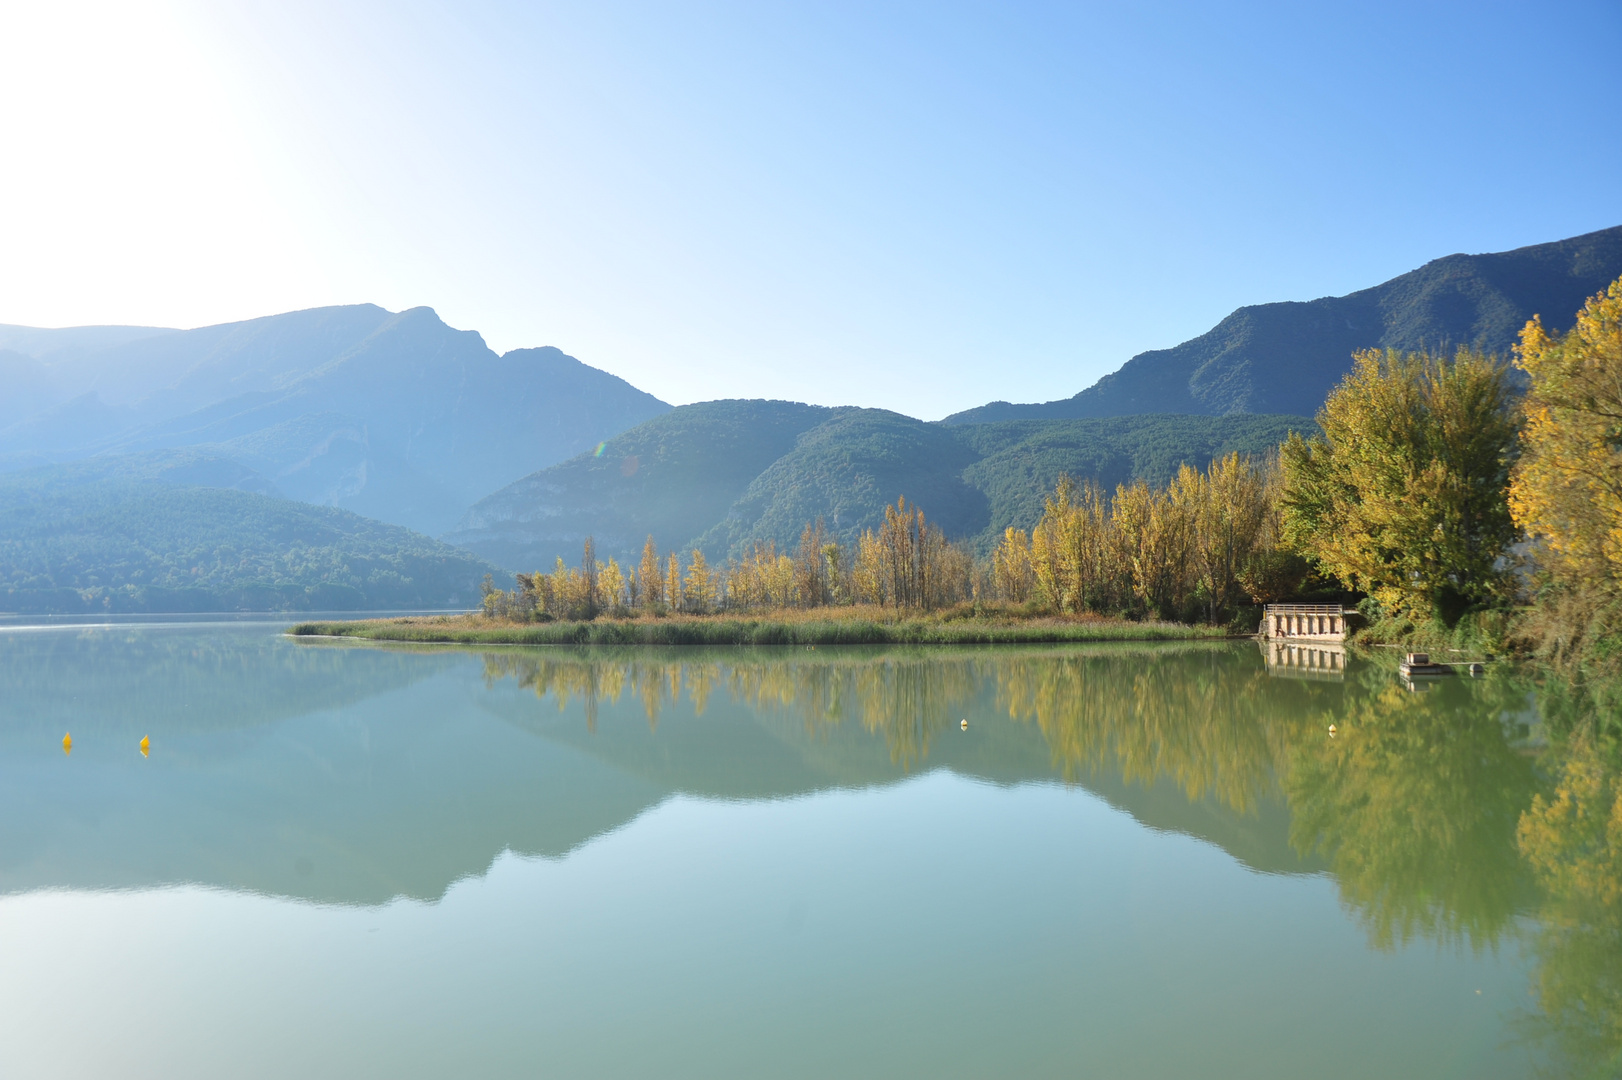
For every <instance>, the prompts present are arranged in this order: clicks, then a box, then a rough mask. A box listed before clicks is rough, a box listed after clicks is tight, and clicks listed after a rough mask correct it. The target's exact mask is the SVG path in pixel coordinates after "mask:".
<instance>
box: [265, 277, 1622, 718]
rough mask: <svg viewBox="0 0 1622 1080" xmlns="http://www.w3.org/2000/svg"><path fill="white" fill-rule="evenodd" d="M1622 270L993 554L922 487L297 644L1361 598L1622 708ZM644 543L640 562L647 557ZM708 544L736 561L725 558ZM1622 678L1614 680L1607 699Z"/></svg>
mask: <svg viewBox="0 0 1622 1080" xmlns="http://www.w3.org/2000/svg"><path fill="white" fill-rule="evenodd" d="M1619 377H1622V279H1618V280H1617V281H1616V282H1614V283H1612V284H1611V285H1610V287H1609V288H1608V289H1607V290H1606V291H1605V292H1602V293H1600V294H1598V295H1596V296H1594V297H1592V298H1591V299H1590V300H1589V301H1588V303H1587V305H1586V306H1585V307H1584V308H1583V310H1582V311H1580V312H1578V314H1577V319H1576V325H1575V326H1574V327H1573V329H1572V330H1571V331H1570V332H1568V333H1566V334H1562V335H1551V334H1549V333H1547V332H1546V331H1545V330H1544V329H1543V326H1542V323H1541V322H1540V321H1539V319H1537V318H1535V317H1534V318H1533V319H1532V320H1531V321H1530V322H1529V323H1528V324H1527V325H1526V327H1525V328H1524V329H1523V330H1522V332H1521V340H1520V343H1519V344H1517V345H1516V346H1515V349H1514V357H1513V360H1512V361H1511V360H1506V359H1504V358H1501V357H1498V356H1494V355H1488V354H1485V353H1481V352H1479V351H1476V350H1473V349H1470V348H1460V349H1458V350H1457V351H1456V352H1455V353H1454V354H1453V355H1445V354H1441V353H1434V352H1414V353H1405V352H1399V351H1395V350H1390V349H1385V350H1375V349H1369V350H1364V351H1362V352H1359V353H1357V354H1355V355H1354V357H1353V368H1352V371H1351V372H1350V373H1349V374H1348V375H1347V376H1346V377H1345V379H1343V380H1342V382H1341V383H1340V385H1339V386H1337V387H1336V388H1335V389H1334V391H1332V392H1331V393H1330V395H1329V397H1328V399H1327V400H1326V401H1325V403H1324V406H1323V408H1322V409H1321V410H1320V411H1319V413H1318V415H1317V417H1316V421H1317V425H1318V428H1319V432H1320V433H1319V434H1315V435H1312V436H1311V437H1310V438H1304V437H1302V436H1301V435H1299V434H1293V435H1291V436H1290V437H1289V438H1288V439H1287V440H1286V441H1285V442H1284V443H1283V445H1281V446H1280V447H1279V448H1278V450H1277V452H1275V453H1273V454H1270V455H1268V456H1266V457H1264V458H1261V459H1249V458H1243V457H1241V456H1240V455H1238V454H1230V455H1228V456H1226V457H1221V458H1217V459H1215V460H1213V461H1211V462H1210V464H1209V465H1208V467H1207V468H1205V469H1204V470H1200V469H1195V468H1193V467H1192V466H1190V465H1187V464H1185V465H1184V466H1183V467H1182V468H1181V470H1180V471H1179V472H1178V473H1177V474H1176V475H1175V476H1174V477H1173V478H1172V480H1171V482H1170V483H1169V484H1168V485H1166V486H1165V487H1163V488H1158V489H1157V488H1153V487H1150V486H1149V485H1148V484H1147V483H1144V482H1142V481H1139V482H1137V483H1133V484H1123V485H1120V486H1118V487H1117V488H1116V489H1115V490H1114V491H1113V492H1106V491H1105V490H1103V489H1102V488H1100V487H1099V486H1097V485H1096V484H1093V483H1086V482H1084V483H1077V482H1075V481H1073V480H1072V479H1071V478H1069V477H1061V478H1060V480H1059V482H1058V485H1057V487H1056V488H1055V489H1054V491H1053V492H1052V494H1051V495H1050V496H1049V497H1048V498H1047V501H1046V504H1045V506H1044V509H1043V513H1042V515H1041V517H1040V520H1038V521H1037V522H1036V524H1035V526H1034V527H1033V528H1032V529H1030V530H1029V531H1028V532H1027V531H1026V530H1023V529H1018V528H1014V527H1009V528H1008V529H1007V530H1006V531H1005V533H1004V535H1003V536H1002V538H1001V539H1000V541H999V542H998V543H997V544H996V546H995V548H994V549H993V550H992V551H990V552H989V553H983V552H976V551H975V550H973V549H972V548H971V547H970V546H969V545H967V544H965V543H962V542H959V541H952V540H949V539H948V538H947V537H946V535H945V534H944V532H943V531H942V530H941V528H940V527H939V525H937V524H935V523H934V522H932V521H928V520H926V518H925V517H924V514H923V512H922V511H921V510H920V509H919V508H918V507H917V506H915V505H912V504H910V503H909V502H908V501H907V500H906V499H904V498H903V499H898V500H897V502H896V504H895V505H894V506H890V507H887V508H886V510H885V515H884V520H883V522H882V524H881V525H880V527H879V528H877V529H868V530H865V531H863V532H861V533H860V534H859V535H853V534H835V533H832V532H829V531H828V530H826V528H825V526H824V523H823V522H822V521H820V520H819V521H817V522H814V523H810V522H808V523H807V524H806V525H805V527H804V530H803V532H802V535H801V537H800V542H799V545H798V547H797V549H795V550H793V551H792V552H790V551H787V550H784V551H779V550H778V548H777V547H776V546H775V544H774V543H773V542H772V541H771V540H764V541H755V542H753V543H752V545H749V546H743V545H740V546H738V547H735V548H733V549H732V551H731V552H730V555H729V557H728V558H727V559H726V561H725V562H724V563H723V562H722V561H721V560H720V559H719V558H715V559H714V561H713V562H712V561H710V558H707V557H706V553H705V552H704V551H703V550H702V549H701V548H700V547H695V548H694V549H693V550H692V551H690V552H688V553H687V554H686V555H685V556H684V555H683V554H682V553H680V552H674V551H671V552H660V551H658V550H657V548H656V547H655V544H654V540H653V538H652V537H651V536H650V537H649V538H648V540H647V543H646V545H645V546H644V549H643V551H642V553H641V559H640V562H633V561H631V560H630V559H627V561H626V563H625V564H624V565H621V563H620V562H619V561H618V560H617V559H616V558H614V557H613V556H612V555H611V556H610V557H609V558H608V559H607V560H606V562H604V561H601V560H600V559H599V558H598V553H597V550H596V548H595V546H594V542H593V540H592V538H591V537H586V538H585V540H584V544H583V549H584V550H583V554H582V559H581V561H580V565H579V566H578V567H571V566H567V565H565V563H564V560H563V559H561V558H560V559H558V560H557V564H556V566H555V568H554V569H553V570H552V571H550V572H536V573H532V574H518V575H516V585H517V587H516V588H514V589H511V590H503V589H498V588H496V587H495V585H494V584H493V582H492V581H491V580H490V579H489V578H486V580H485V583H484V586H483V590H482V592H483V604H482V611H481V612H479V613H474V614H469V615H466V616H461V617H458V618H454V619H440V620H373V621H369V622H357V623H322V624H314V623H306V624H303V625H301V626H299V627H296V628H294V631H293V632H294V633H295V634H298V635H300V636H309V635H324V636H335V637H361V638H370V639H373V640H397V641H447V642H465V643H468V644H498V643H514V644H517V643H524V644H858V643H865V644H908V643H916V644H937V643H938V644H945V643H984V644H996V643H1016V642H1064V641H1171V640H1191V639H1200V638H1206V639H1210V638H1224V637H1231V636H1236V635H1241V634H1243V635H1248V634H1251V633H1253V632H1254V631H1255V630H1256V628H1257V623H1258V622H1259V618H1260V614H1261V606H1262V605H1265V604H1269V603H1278V602H1286V601H1314V602H1338V603H1340V604H1342V605H1343V606H1346V607H1350V606H1352V605H1353V604H1355V606H1356V609H1357V612H1358V614H1359V615H1360V616H1361V617H1362V620H1363V623H1364V625H1363V626H1362V628H1361V629H1359V630H1358V631H1357V632H1356V633H1355V634H1354V635H1353V636H1352V639H1351V642H1350V643H1351V644H1354V645H1361V646H1370V645H1386V644H1399V645H1407V646H1410V647H1415V648H1428V649H1431V650H1437V651H1440V650H1444V649H1456V650H1466V651H1471V652H1484V653H1487V654H1496V655H1514V656H1520V657H1525V658H1530V659H1533V660H1534V661H1536V662H1537V663H1538V664H1540V665H1541V666H1542V667H1544V668H1545V669H1546V670H1547V671H1549V672H1551V673H1553V674H1554V675H1556V676H1558V677H1559V678H1561V679H1564V680H1566V681H1568V682H1582V683H1591V684H1592V687H1591V688H1592V689H1594V690H1599V691H1600V692H1601V693H1602V696H1605V697H1607V698H1608V699H1612V700H1617V701H1622V390H1619V389H1618V387H1619V385H1622V383H1619ZM627 554H628V553H627ZM710 555H711V557H713V556H714V555H715V553H714V552H712V553H710ZM1607 686H1609V687H1610V688H1609V689H1607Z"/></svg>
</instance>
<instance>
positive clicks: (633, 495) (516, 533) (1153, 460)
mask: <svg viewBox="0 0 1622 1080" xmlns="http://www.w3.org/2000/svg"><path fill="white" fill-rule="evenodd" d="M1311 430H1314V426H1313V423H1312V421H1311V420H1309V419H1307V418H1305V417H1299V416H1231V417H1208V416H1140V417H1117V418H1111V419H1104V420H1036V421H1030V420H1025V421H1012V422H1008V423H1001V424H981V425H969V426H957V427H949V426H946V425H943V424H938V423H926V422H924V421H921V420H914V419H913V418H911V417H907V416H902V415H900V414H899V413H892V412H888V411H885V410H882V409H821V408H816V407H814V406H807V405H797V404H793V403H789V402H774V401H718V402H706V403H703V404H699V405H686V406H682V407H680V408H678V409H676V410H674V411H673V412H671V413H668V414H666V415H664V416H661V417H658V418H656V419H654V420H651V421H649V422H648V423H646V424H643V425H641V426H639V427H637V428H633V429H632V430H631V431H628V432H626V433H625V434H624V435H621V436H618V437H616V438H613V439H610V440H608V441H607V442H606V443H605V444H604V446H603V448H602V452H601V453H600V454H597V453H593V454H587V455H581V456H580V457H577V458H575V459H574V460H572V461H568V462H565V463H563V464H562V465H557V466H553V467H552V468H550V469H544V470H542V471H540V472H538V473H536V474H534V475H533V476H529V477H525V478H524V479H523V480H522V481H520V482H519V483H517V484H513V485H511V486H510V487H508V488H505V489H503V490H502V491H499V492H496V493H495V494H494V495H492V496H490V497H489V498H488V499H485V500H483V501H481V502H480V503H479V504H478V505H477V506H475V507H474V509H473V511H472V512H471V513H470V514H469V515H468V518H467V520H466V521H465V522H464V523H463V525H462V527H461V528H459V529H457V530H456V531H455V532H453V533H451V534H448V535H447V536H446V537H445V539H446V540H448V541H450V542H452V543H456V544H459V545H461V546H463V547H466V548H468V549H469V550H472V551H476V552H478V553H479V554H480V555H482V556H484V557H485V558H488V559H490V560H491V561H493V562H496V563H498V564H500V565H502V566H505V567H507V568H509V569H512V570H525V569H537V568H548V567H550V566H551V565H552V563H553V562H554V561H555V560H556V559H557V558H558V557H562V558H564V559H565V560H567V561H570V562H573V561H575V560H577V559H578V558H579V555H580V545H581V543H582V541H583V540H584V539H585V537H586V536H588V535H592V536H594V538H595V540H596V542H597V545H598V550H599V552H601V553H602V555H603V556H604V557H607V556H608V555H610V554H612V555H616V556H619V557H621V558H629V557H631V556H633V555H634V554H635V553H637V552H639V551H640V550H641V547H642V542H643V540H644V539H645V538H646V537H647V536H648V535H650V534H651V535H652V536H653V537H654V540H655V542H656V543H657V544H658V545H659V547H660V548H661V549H665V550H667V549H670V548H683V549H685V548H688V547H693V546H697V547H700V548H702V549H703V550H704V551H706V552H707V553H708V554H709V555H710V556H711V557H712V558H719V557H722V556H725V555H727V554H731V553H734V552H736V551H738V550H741V549H742V547H744V546H745V545H748V544H750V543H751V542H753V541H754V540H772V541H775V542H776V543H777V544H778V546H779V547H780V548H781V547H785V546H792V544H793V543H794V542H795V541H796V540H797V539H798V537H799V535H800V530H801V528H802V527H803V526H804V525H805V524H806V523H807V522H808V521H814V520H816V519H818V518H821V519H822V520H823V521H824V522H825V524H826V526H827V528H828V530H829V531H830V533H831V534H833V535H834V536H836V537H841V538H843V539H846V540H850V539H852V538H854V537H855V536H856V535H857V534H858V533H859V532H861V531H862V530H863V529H867V528H873V527H875V526H876V524H877V523H878V522H879V521H880V520H881V519H882V517H883V512H884V506H885V505H886V504H887V503H894V502H895V500H896V498H897V496H901V495H904V496H906V498H907V499H908V501H909V502H916V503H917V504H918V505H919V506H921V507H923V508H924V510H925V511H926V512H927V513H928V514H929V515H930V517H931V519H932V520H934V521H936V522H938V523H939V524H940V525H941V526H942V528H944V529H945V531H946V533H947V535H948V536H950V537H952V538H966V539H970V540H972V541H973V543H974V545H975V546H976V547H977V548H978V549H980V550H981V551H982V552H985V551H989V550H990V547H991V545H992V544H993V543H994V542H995V540H996V538H997V537H998V536H999V535H1001V533H1002V530H1003V529H1004V528H1006V527H1007V526H1009V525H1015V526H1018V527H1021V528H1029V527H1030V526H1032V525H1033V524H1035V522H1036V519H1037V518H1038V517H1039V516H1040V515H1041V510H1042V501H1043V498H1044V497H1045V495H1046V494H1047V493H1048V492H1051V491H1052V490H1053V485H1054V482H1055V481H1056V480H1057V479H1058V477H1059V475H1060V474H1062V473H1064V474H1070V475H1072V476H1075V477H1077V478H1078V479H1083V480H1086V479H1091V480H1095V481H1096V482H1098V483H1099V484H1101V485H1103V486H1104V487H1106V488H1113V487H1114V486H1115V485H1116V484H1119V483H1124V482H1127V481H1129V480H1134V479H1144V480H1148V481H1149V482H1151V483H1154V484H1163V483H1165V482H1166V481H1167V480H1168V479H1170V477H1171V475H1172V474H1173V473H1174V472H1175V471H1176V469H1177V467H1178V466H1179V465H1181V464H1183V463H1184V462H1187V463H1189V464H1192V465H1195V466H1197V467H1204V465H1205V464H1206V463H1207V462H1209V461H1210V460H1211V458H1212V457H1214V456H1216V455H1219V454H1224V453H1228V452H1231V451H1238V452H1240V453H1243V454H1252V455H1262V454H1266V453H1269V452H1270V451H1271V450H1273V449H1274V448H1275V447H1277V446H1278V444H1279V443H1280V442H1281V441H1282V440H1283V439H1284V438H1285V436H1286V435H1288V433H1289V432H1290V431H1311Z"/></svg>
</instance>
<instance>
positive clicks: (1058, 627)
mask: <svg viewBox="0 0 1622 1080" xmlns="http://www.w3.org/2000/svg"><path fill="white" fill-rule="evenodd" d="M288 633H290V634H293V635H295V636H298V637H336V638H360V639H364V640H370V641H408V642H422V643H442V644H457V645H1010V644H1038V643H1052V642H1086V641H1188V640H1194V639H1212V638H1223V637H1226V636H1228V634H1229V631H1228V630H1227V629H1225V628H1223V627H1217V626H1194V625H1185V624H1182V623H1171V622H1155V621H1134V620H1131V619H1118V618H1106V617H1102V616H1081V617H1055V616H1034V617H1022V616H1021V615H1020V614H1018V613H1015V612H1009V611H1000V610H995V609H987V608H983V607H982V608H980V609H978V610H977V609H976V608H975V607H974V606H973V605H970V604H965V605H961V606H957V607H953V608H950V609H946V610H942V611H935V612H927V613H926V612H908V611H905V610H901V611H898V610H896V609H894V608H879V607H876V606H869V605H853V606H850V607H841V608H830V607H823V608H813V609H808V610H793V609H789V610H782V611H774V612H769V613H762V614H751V615H727V614H715V615H692V614H670V615H664V616H657V615H652V614H638V615H634V616H629V617H620V618H615V617H612V616H609V615H600V616H598V617H597V618H594V619H572V620H567V619H560V620H554V621H550V622H531V621H520V620H517V619H508V618H502V617H500V616H494V617H492V616H487V615H485V614H483V613H480V612H474V613H469V614H466V615H423V616H405V617H400V618H387V619H360V620H353V621H344V622H307V623H300V624H299V625H297V626H294V627H293V628H292V629H291V630H289V631H288Z"/></svg>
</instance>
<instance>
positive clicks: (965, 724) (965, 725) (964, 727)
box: [958, 720, 969, 731]
mask: <svg viewBox="0 0 1622 1080" xmlns="http://www.w3.org/2000/svg"><path fill="white" fill-rule="evenodd" d="M958 726H959V727H961V728H962V729H963V730H964V731H967V730H969V722H968V721H967V720H964V721H962V722H961V723H960V724H958Z"/></svg>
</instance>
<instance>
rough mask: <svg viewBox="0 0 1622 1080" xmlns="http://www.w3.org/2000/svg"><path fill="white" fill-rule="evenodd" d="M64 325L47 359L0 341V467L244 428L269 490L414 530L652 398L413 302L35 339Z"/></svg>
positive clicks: (227, 446) (238, 440)
mask: <svg viewBox="0 0 1622 1080" xmlns="http://www.w3.org/2000/svg"><path fill="white" fill-rule="evenodd" d="M0 329H3V328H0ZM11 329H12V330H13V331H15V330H16V329H17V328H11ZM65 333H67V331H40V332H38V334H37V335H36V336H35V347H36V348H39V349H41V350H47V351H45V352H44V355H55V356H59V359H58V360H57V361H56V362H53V363H49V364H47V363H44V362H43V361H41V360H39V359H38V358H29V357H27V356H25V355H24V354H21V353H16V352H15V350H13V352H11V353H0V373H4V372H5V371H6V370H7V369H8V368H9V369H13V370H15V371H16V372H18V373H21V374H23V375H27V376H29V377H30V378H31V379H32V381H31V382H30V383H29V386H30V388H31V391H32V393H33V398H32V402H31V403H32V405H33V406H34V407H33V408H32V409H30V410H27V411H28V415H25V416H23V417H21V418H18V417H16V416H11V415H8V414H6V413H4V412H0V422H3V421H5V420H7V419H9V420H10V422H9V423H6V424H5V425H4V426H3V427H0V467H6V466H7V465H8V464H9V467H12V468H16V467H26V466H31V465H38V464H44V463H48V462H52V461H57V462H60V461H67V460H74V459H77V458H84V457H88V456H91V455H97V454H107V453H129V452H143V451H148V450H159V449H179V448H183V447H207V448H209V449H211V450H212V451H214V452H217V453H226V454H229V453H236V452H244V451H243V446H244V441H247V442H251V443H252V444H253V445H252V452H251V454H250V455H249V456H250V457H251V459H252V460H251V461H248V462H246V463H247V464H249V465H251V466H252V467H253V468H255V469H257V470H259V471H261V472H264V473H265V474H266V475H267V476H270V477H271V478H272V479H273V480H274V481H275V483H276V484H277V486H278V487H279V488H280V489H281V490H283V491H284V492H285V493H286V494H287V495H289V496H291V497H294V498H297V499H301V500H303V501H307V502H312V503H316V504H318V505H333V506H339V507H342V508H346V509H350V510H353V511H356V512H358V513H361V514H363V515H366V516H370V517H374V518H378V519H381V520H386V521H391V522H394V523H397V524H401V525H405V526H407V527H410V528H414V529H416V530H418V531H421V532H427V533H438V532H443V531H444V530H445V529H448V528H450V527H451V526H453V525H454V524H455V523H456V521H457V520H458V519H459V518H460V517H461V516H462V514H463V513H464V512H465V511H466V509H467V508H468V507H469V506H471V505H472V504H473V503H474V502H475V501H477V500H478V499H479V498H480V497H482V496H484V495H486V494H488V493H489V492H491V491H493V490H495V489H497V488H499V487H501V486H502V485H504V484H506V483H510V482H512V481H514V480H517V479H519V478H520V477H522V476H524V475H526V474H528V473H530V472H532V471H534V470H535V469H537V468H542V467H545V466H547V465H550V464H553V463H555V462H558V461H563V460H566V459H567V458H569V457H571V456H573V455H574V454H575V453H578V452H579V451H581V450H583V449H585V448H587V447H589V446H593V445H595V444H597V443H598V442H600V441H601V440H602V439H603V438H604V437H606V436H609V435H613V434H616V433H617V432H619V431H623V430H625V429H626V428H628V427H632V426H634V425H635V424H637V423H640V422H641V421H643V420H646V419H649V418H650V417H652V416H655V415H658V414H659V413H660V412H663V411H667V410H668V409H669V408H670V406H669V405H667V404H666V403H664V402H662V401H660V400H659V399H658V398H655V397H653V396H652V395H651V394H647V393H645V392H644V391H641V390H639V389H637V388H636V387H633V386H632V385H631V384H630V383H628V382H626V381H625V380H623V379H620V378H618V377H617V376H614V375H611V374H609V373H607V372H604V371H602V370H600V369H598V368H594V367H591V366H589V365H587V364H583V363H581V362H580V361H579V360H577V359H575V358H574V357H572V356H569V355H567V354H566V353H564V352H562V351H561V350H559V349H556V348H554V347H552V346H545V347H542V348H536V349H513V350H509V351H508V352H506V353H503V354H499V355H498V354H496V353H495V352H493V351H492V350H491V349H489V347H488V346H487V345H486V344H485V342H484V339H483V337H482V336H481V335H480V334H479V333H478V332H477V331H472V330H456V329H454V328H452V327H450V326H448V325H446V324H445V323H444V322H443V321H442V320H441V319H440V318H439V317H438V315H437V314H436V313H435V312H434V311H433V309H431V308H426V307H417V308H409V309H407V310H405V311H401V312H389V311H387V310H385V309H383V308H381V307H378V306H376V305H372V304H361V305H350V306H347V307H339V308H311V309H306V310H304V311H298V312H286V313H283V314H281V315H271V316H264V317H262V318H259V319H251V320H247V321H245V322H240V323H225V324H220V325H218V326H210V327H201V328H198V329H196V330H182V331H168V332H162V333H153V334H148V335H144V336H140V337H137V338H136V339H134V340H129V341H123V342H121V343H117V344H114V345H112V346H109V347H107V348H103V349H88V350H86V349H79V350H78V351H73V350H68V351H66V352H63V351H62V350H57V351H56V352H54V353H53V352H49V351H48V348H49V347H50V346H51V345H52V343H53V342H55V341H58V340H59V338H58V337H55V336H53V335H61V334H65ZM23 337H25V335H19V334H18V333H15V332H13V333H12V334H11V338H9V339H8V338H7V337H6V336H5V335H4V334H0V342H4V341H6V340H21V339H22V338H23ZM42 388H43V389H42ZM42 395H44V397H43V398H42ZM51 395H54V399H53V398H52V396H51ZM17 411H19V410H18V409H15V408H14V409H13V410H12V412H17Z"/></svg>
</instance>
